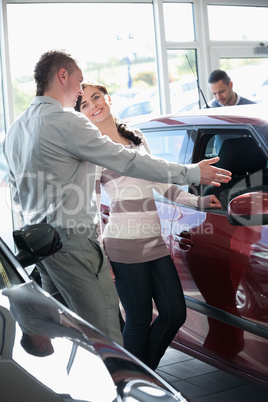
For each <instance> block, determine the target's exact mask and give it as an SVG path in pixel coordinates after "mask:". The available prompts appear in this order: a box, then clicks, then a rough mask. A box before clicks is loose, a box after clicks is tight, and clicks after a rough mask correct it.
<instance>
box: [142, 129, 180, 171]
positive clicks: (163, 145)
mask: <svg viewBox="0 0 268 402" xmlns="http://www.w3.org/2000/svg"><path fill="white" fill-rule="evenodd" d="M143 133H144V135H145V137H146V139H147V141H148V143H149V146H150V149H151V152H152V154H153V155H155V156H158V157H160V158H163V159H166V160H167V161H169V162H176V163H178V162H180V163H183V162H181V161H180V159H183V160H184V157H185V147H187V143H188V137H187V130H185V129H183V130H178V129H177V130H166V129H165V130H155V131H146V130H143ZM185 137H186V139H185ZM184 139H185V141H186V142H184ZM183 144H184V146H183V147H182V145H183Z"/></svg>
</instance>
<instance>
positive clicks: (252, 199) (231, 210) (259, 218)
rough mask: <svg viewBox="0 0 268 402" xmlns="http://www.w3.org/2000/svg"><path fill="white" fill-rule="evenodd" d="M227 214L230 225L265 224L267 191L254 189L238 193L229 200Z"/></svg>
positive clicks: (267, 220) (267, 221)
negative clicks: (254, 190)
mask: <svg viewBox="0 0 268 402" xmlns="http://www.w3.org/2000/svg"><path fill="white" fill-rule="evenodd" d="M227 215H228V222H229V223H230V224H231V225H235V226H257V225H267V224H268V192H263V191H256V192H253V193H246V194H242V195H239V196H238V197H236V198H234V199H233V200H232V201H230V202H229V204H228V210H227Z"/></svg>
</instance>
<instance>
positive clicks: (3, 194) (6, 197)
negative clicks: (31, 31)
mask: <svg viewBox="0 0 268 402" xmlns="http://www.w3.org/2000/svg"><path fill="white" fill-rule="evenodd" d="M0 56H1V47H0ZM0 60H1V59H0ZM5 133H6V124H5V114H4V94H3V75H2V63H0V222H1V225H0V237H1V238H2V239H3V240H4V241H5V242H6V243H7V244H8V246H9V247H10V248H12V247H13V240H12V215H11V208H10V190H9V185H8V173H7V164H6V160H5V158H4V155H3V141H4V138H5Z"/></svg>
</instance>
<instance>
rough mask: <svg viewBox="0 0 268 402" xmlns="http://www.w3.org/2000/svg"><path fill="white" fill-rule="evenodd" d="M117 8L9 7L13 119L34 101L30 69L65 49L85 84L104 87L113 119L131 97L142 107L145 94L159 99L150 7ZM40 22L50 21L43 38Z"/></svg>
mask: <svg viewBox="0 0 268 402" xmlns="http://www.w3.org/2000/svg"><path fill="white" fill-rule="evenodd" d="M118 7H119V6H118V4H116V3H46V4H8V7H7V16H8V35H9V48H10V66H11V76H12V82H13V91H14V93H13V96H14V104H15V114H16V115H18V114H19V113H20V112H21V111H22V110H24V109H25V108H26V107H27V106H28V105H29V103H30V101H31V99H32V97H33V96H34V95H35V84H34V81H33V70H34V66H35V63H36V62H37V60H38V59H39V57H40V55H41V54H42V53H43V52H45V51H47V50H50V49H65V50H66V51H67V52H69V53H70V54H71V55H72V56H73V57H75V59H76V60H77V61H78V63H79V65H80V67H81V68H82V70H83V74H84V78H85V79H86V80H96V81H98V82H101V83H103V84H104V85H106V86H107V88H108V90H109V92H110V94H111V95H112V101H113V108H114V112H115V113H119V114H124V110H125V109H126V108H127V107H129V105H131V104H132V103H133V102H134V97H135V99H136V100H137V102H136V103H142V102H143V101H144V98H145V97H146V96H147V95H148V90H151V91H152V92H155V93H157V66H156V46H155V36H154V22H153V11H152V4H142V3H139V4H134V3H122V4H120V12H118ZM63 11H64V18H63V17H62V16H63ZM40 16H42V19H43V20H44V21H48V25H49V26H48V27H47V29H46V31H45V34H42V33H44V32H43V31H42V27H40ZM137 21H138V23H137ZM40 29H41V33H40ZM18 32H19V35H18ZM35 33H36V35H35ZM38 33H40V35H39V34H38ZM25 44H27V46H25ZM29 50H30V51H29ZM143 93H144V97H143ZM137 110H138V111H139V107H138V106H137ZM148 110H149V108H148ZM158 110H159V107H158ZM133 112H134V111H133V109H132V110H130V113H133ZM125 114H126V113H125ZM126 117H128V116H126Z"/></svg>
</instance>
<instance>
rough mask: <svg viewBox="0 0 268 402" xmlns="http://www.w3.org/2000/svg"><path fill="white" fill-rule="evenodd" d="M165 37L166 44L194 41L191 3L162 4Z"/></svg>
mask: <svg viewBox="0 0 268 402" xmlns="http://www.w3.org/2000/svg"><path fill="white" fill-rule="evenodd" d="M163 11H164V20H165V36H166V41H168V42H189V41H194V40H195V37H194V36H195V35H194V19H193V4H192V3H168V2H165V3H163Z"/></svg>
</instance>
